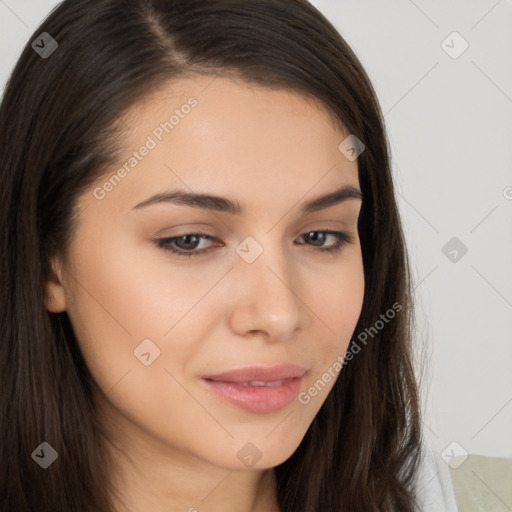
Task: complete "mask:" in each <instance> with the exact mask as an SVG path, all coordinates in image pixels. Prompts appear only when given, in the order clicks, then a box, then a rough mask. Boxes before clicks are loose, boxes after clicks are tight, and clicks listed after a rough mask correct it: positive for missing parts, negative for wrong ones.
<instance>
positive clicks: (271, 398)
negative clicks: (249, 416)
mask: <svg viewBox="0 0 512 512" xmlns="http://www.w3.org/2000/svg"><path fill="white" fill-rule="evenodd" d="M306 373H307V370H306V369H305V368H302V367H301V366H297V365H292V364H283V365H277V366H272V367H265V366H251V367H248V368H241V369H238V370H231V371H229V372H224V373H219V374H216V375H209V376H205V377H203V378H202V379H201V381H202V382H203V383H204V384H205V385H206V386H207V388H208V389H209V390H211V391H213V392H214V393H215V394H216V395H218V396H220V397H221V398H223V399H224V400H225V401H227V402H228V403H230V404H232V405H235V406H236V407H238V408H241V409H244V410H246V411H250V412H254V413H270V412H274V411H277V410H279V409H282V408H283V407H285V406H287V405H289V404H290V403H291V402H292V401H293V400H294V398H295V397H296V396H297V394H298V393H299V391H300V388H301V386H302V382H303V378H304V375H305V374H306Z"/></svg>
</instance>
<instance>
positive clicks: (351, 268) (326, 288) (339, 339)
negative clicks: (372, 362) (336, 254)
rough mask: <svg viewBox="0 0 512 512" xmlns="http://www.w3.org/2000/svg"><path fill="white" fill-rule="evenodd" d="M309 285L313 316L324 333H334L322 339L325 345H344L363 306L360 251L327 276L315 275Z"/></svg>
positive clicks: (333, 267) (331, 270) (335, 267)
mask: <svg viewBox="0 0 512 512" xmlns="http://www.w3.org/2000/svg"><path fill="white" fill-rule="evenodd" d="M310 284H311V288H310V292H309V293H308V297H309V298H310V300H311V309H314V311H315V312H316V313H317V315H318V317H319V322H320V321H321V322H322V323H324V324H325V325H326V326H328V327H329V329H326V332H327V333H330V334H331V335H332V334H333V332H334V333H336V334H335V335H334V336H326V338H325V339H326V340H328V341H327V343H329V344H332V345H334V346H338V347H339V344H340V343H344V344H345V345H348V343H349V341H350V337H351V335H352V333H353V331H354V329H355V326H356V324H357V321H358V319H359V316H360V314H361V309H362V305H363V297H364V287H365V283H364V270H363V263H362V258H361V253H360V250H358V249H357V248H356V250H354V251H353V252H351V253H350V255H347V258H346V260H343V261H341V262H340V264H339V265H337V266H334V265H333V266H331V268H330V269H329V270H328V271H327V272H322V273H317V275H315V279H314V282H312V283H310ZM315 290H316V293H314V291H315Z"/></svg>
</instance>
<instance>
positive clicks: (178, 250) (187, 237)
mask: <svg viewBox="0 0 512 512" xmlns="http://www.w3.org/2000/svg"><path fill="white" fill-rule="evenodd" d="M328 237H332V238H334V239H335V243H334V244H333V245H329V246H328V247H324V243H325V241H326V240H327V239H328ZM299 238H304V239H305V240H307V242H306V243H307V245H310V244H311V245H313V246H314V247H317V248H318V249H317V250H318V251H320V252H331V253H332V252H337V251H340V250H341V248H342V247H343V246H344V245H346V244H349V243H352V242H353V241H354V237H353V236H351V235H349V234H348V233H345V232H344V231H332V230H321V231H320V230H315V231H308V232H307V233H304V234H302V235H301V236H300V237H299ZM203 240H216V239H215V238H214V237H211V236H210V235H206V234H205V233H186V234H184V235H180V236H172V237H168V238H160V239H158V240H157V241H156V242H157V246H158V247H160V248H161V249H164V250H165V251H170V252H172V253H174V254H178V255H179V256H186V257H191V256H200V255H202V254H205V253H206V252H209V251H210V250H211V249H212V247H211V246H210V247H207V248H201V249H200V250H197V249H198V248H199V247H198V246H199V245H200V243H201V242H202V241H203Z"/></svg>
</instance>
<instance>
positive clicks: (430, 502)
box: [417, 440, 458, 512]
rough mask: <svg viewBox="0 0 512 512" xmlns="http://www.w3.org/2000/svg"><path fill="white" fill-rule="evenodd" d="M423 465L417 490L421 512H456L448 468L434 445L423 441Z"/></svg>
mask: <svg viewBox="0 0 512 512" xmlns="http://www.w3.org/2000/svg"><path fill="white" fill-rule="evenodd" d="M425 443H426V444H425V446H424V456H423V463H422V464H421V466H420V470H419V474H418V481H417V489H418V494H417V496H418V498H419V501H420V503H421V511H422V512H458V509H457V503H456V501H455V494H454V491H453V484H452V479H451V475H450V467H449V466H448V464H447V463H446V462H445V461H444V460H443V459H442V458H441V450H440V449H439V447H437V446H436V445H435V443H432V442H430V445H429V441H428V440H425Z"/></svg>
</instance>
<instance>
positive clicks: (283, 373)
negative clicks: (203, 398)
mask: <svg viewBox="0 0 512 512" xmlns="http://www.w3.org/2000/svg"><path fill="white" fill-rule="evenodd" d="M306 371H307V370H306V369H305V368H303V367H302V366H298V365H296V364H288V363H287V364H278V365H275V366H261V365H260V366H247V367H245V368H238V369H235V370H230V371H227V372H224V373H218V374H215V375H206V376H204V377H203V379H208V380H216V381H220V382H235V383H237V382H251V381H261V382H275V381H279V380H285V379H294V378H297V377H303V376H304V374H305V373H306Z"/></svg>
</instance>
